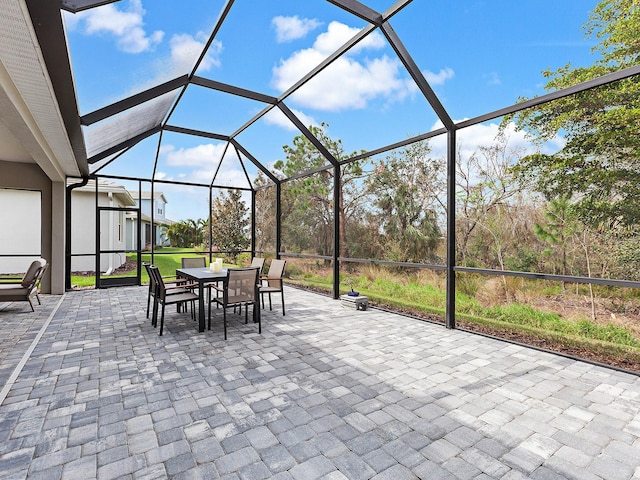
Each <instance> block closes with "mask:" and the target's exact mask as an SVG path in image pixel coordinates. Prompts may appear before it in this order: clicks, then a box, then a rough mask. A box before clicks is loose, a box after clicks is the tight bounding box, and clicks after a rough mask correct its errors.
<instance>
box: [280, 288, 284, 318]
mask: <svg viewBox="0 0 640 480" xmlns="http://www.w3.org/2000/svg"><path fill="white" fill-rule="evenodd" d="M280 294H281V295H282V316H283V317H284V289H282V290H280Z"/></svg>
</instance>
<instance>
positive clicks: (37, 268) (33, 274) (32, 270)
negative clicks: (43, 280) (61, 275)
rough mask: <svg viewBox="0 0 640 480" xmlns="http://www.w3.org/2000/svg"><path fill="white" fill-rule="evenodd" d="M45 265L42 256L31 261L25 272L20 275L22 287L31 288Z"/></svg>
mask: <svg viewBox="0 0 640 480" xmlns="http://www.w3.org/2000/svg"><path fill="white" fill-rule="evenodd" d="M46 265H47V261H46V260H45V259H44V258H39V259H37V260H34V261H33V262H31V265H29V268H28V269H27V272H26V273H25V274H24V277H22V280H21V281H20V283H21V284H22V286H23V287H24V288H31V287H33V286H35V285H36V283H37V281H38V280H39V275H40V273H41V272H42V269H43V268H45V267H46Z"/></svg>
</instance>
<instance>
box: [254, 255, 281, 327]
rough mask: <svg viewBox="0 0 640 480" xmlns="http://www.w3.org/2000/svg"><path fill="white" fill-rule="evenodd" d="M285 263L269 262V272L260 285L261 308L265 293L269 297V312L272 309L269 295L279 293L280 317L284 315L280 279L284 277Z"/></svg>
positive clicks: (275, 260) (276, 260)
mask: <svg viewBox="0 0 640 480" xmlns="http://www.w3.org/2000/svg"><path fill="white" fill-rule="evenodd" d="M286 263H287V261H286V260H278V259H273V260H271V265H269V272H268V273H267V275H266V276H263V278H262V280H261V285H260V295H261V296H262V308H264V294H265V293H266V294H268V295H269V310H272V309H273V308H272V306H271V294H272V293H278V292H280V295H281V297H282V315H284V289H283V288H282V277H283V275H284V267H285V265H286ZM265 282H266V283H265Z"/></svg>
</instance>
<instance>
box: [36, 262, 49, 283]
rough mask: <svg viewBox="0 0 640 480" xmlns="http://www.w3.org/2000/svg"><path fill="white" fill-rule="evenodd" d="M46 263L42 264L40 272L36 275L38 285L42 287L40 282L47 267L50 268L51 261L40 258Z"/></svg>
mask: <svg viewBox="0 0 640 480" xmlns="http://www.w3.org/2000/svg"><path fill="white" fill-rule="evenodd" d="M40 260H41V261H42V262H43V263H44V264H43V265H42V268H41V269H40V271H39V272H38V275H37V277H36V287H38V288H40V282H41V281H42V279H43V277H44V274H45V272H46V271H47V268H49V262H47V261H46V260H45V259H44V258H41V259H40Z"/></svg>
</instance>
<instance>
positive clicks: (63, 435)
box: [0, 287, 640, 480]
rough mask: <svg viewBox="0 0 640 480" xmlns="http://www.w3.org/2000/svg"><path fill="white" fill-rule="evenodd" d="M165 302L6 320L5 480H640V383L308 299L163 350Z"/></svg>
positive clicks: (291, 292)
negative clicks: (157, 307) (151, 311)
mask: <svg viewBox="0 0 640 480" xmlns="http://www.w3.org/2000/svg"><path fill="white" fill-rule="evenodd" d="M146 291H147V290H146V287H127V288H119V289H107V290H87V291H78V292H70V293H67V294H66V295H64V296H63V297H56V296H44V298H43V305H42V306H40V307H36V313H35V314H33V313H31V312H30V309H29V306H28V304H26V303H23V304H20V303H12V304H9V305H5V306H2V307H0V308H1V309H0V335H1V339H0V361H1V362H2V368H0V382H1V383H0V386H1V387H5V388H4V389H3V392H4V393H3V396H4V397H5V398H3V399H2V398H0V400H2V405H0V477H1V478H3V479H23V478H30V479H37V478H43V479H47V480H50V479H56V478H64V479H90V478H98V479H110V478H131V479H153V478H175V479H199V478H202V479H212V478H213V479H215V478H225V479H226V478H228V479H251V480H255V479H266V478H276V479H300V480H310V479H327V480H333V479H345V478H347V479H368V478H375V479H393V480H401V479H412V478H421V479H444V478H462V479H481V478H485V479H488V478H499V479H518V478H536V479H556V478H558V479H559V478H562V479H566V478H576V479H607V480H610V479H630V478H640V378H639V377H637V376H634V375H631V374H627V373H621V372H617V371H614V370H610V369H607V368H603V367H599V366H595V365H591V364H588V363H584V362H579V361H574V360H570V359H567V358H563V357H560V356H556V355H553V354H549V353H545V352H540V351H536V350H533V349H529V348H525V347H522V346H517V345H512V344H509V343H505V342H502V341H499V340H494V339H489V338H485V337H482V336H478V335H474V334H470V333H465V332H461V331H457V330H446V329H444V328H443V327H441V326H437V325H432V324H429V323H424V322H421V321H418V320H414V319H411V318H408V317H404V316H400V315H395V314H390V313H387V312H383V311H379V310H375V309H370V310H367V311H356V310H355V308H347V307H344V306H342V304H341V303H340V302H339V301H335V300H332V299H330V298H328V297H323V296H319V295H316V294H313V293H310V292H305V291H301V290H297V289H292V288H286V290H285V298H286V302H287V315H286V316H285V317H283V316H282V314H281V311H280V310H279V309H278V308H279V303H278V302H277V301H275V302H274V303H275V305H274V311H273V312H269V310H268V309H267V310H266V311H263V330H262V335H259V334H258V333H257V326H256V325H254V324H252V323H251V322H250V323H249V324H248V325H245V324H244V323H243V318H244V317H242V321H241V320H240V317H237V316H234V315H233V314H232V315H230V318H231V328H230V329H229V339H228V340H227V341H226V342H225V341H224V340H223V337H222V325H221V321H214V325H213V328H212V330H211V331H206V332H204V333H198V332H197V329H196V325H195V323H194V322H193V321H192V320H191V319H190V318H189V316H187V315H185V314H178V313H176V312H175V309H168V312H167V320H166V323H165V328H166V330H165V334H164V335H163V336H162V337H159V336H158V335H157V330H154V328H153V327H152V326H151V324H150V322H149V320H147V319H146V318H145V308H146ZM36 340H37V344H36V343H35V341H36ZM33 345H35V346H34V347H32V351H31V352H30V355H29V356H28V357H26V356H24V354H25V352H29V350H30V346H33ZM16 366H17V367H19V374H17V375H16V373H14V369H15V367H16Z"/></svg>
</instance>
